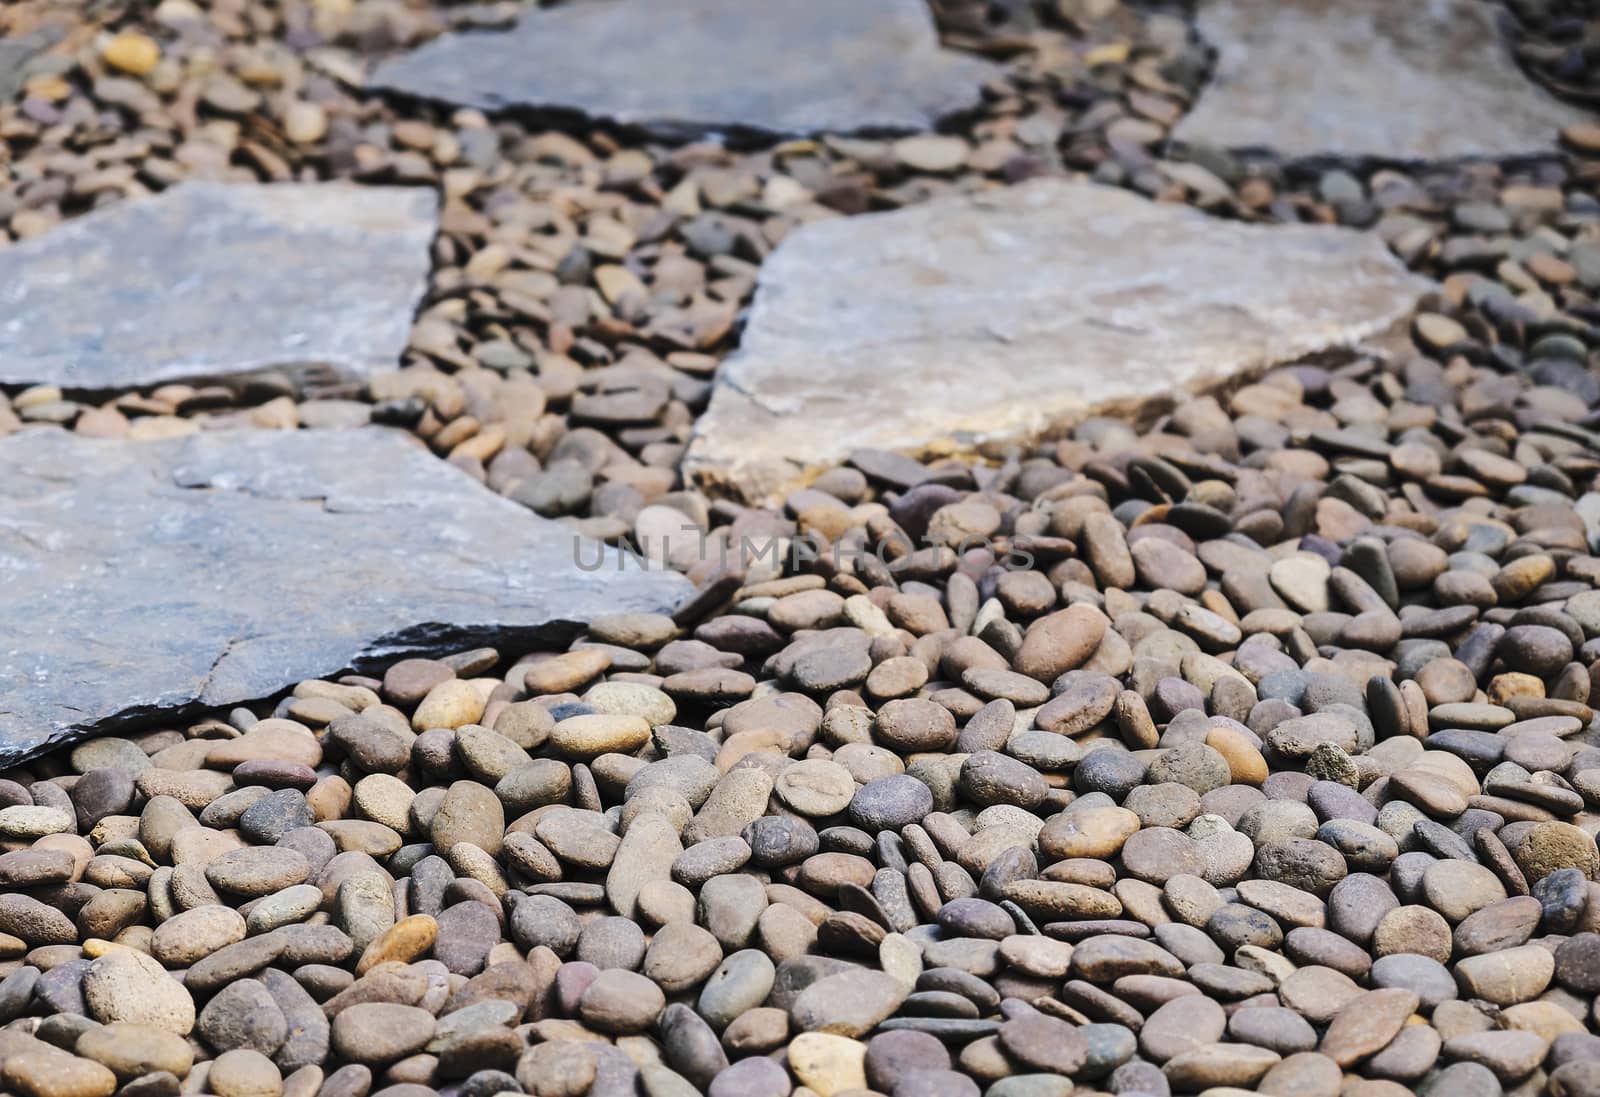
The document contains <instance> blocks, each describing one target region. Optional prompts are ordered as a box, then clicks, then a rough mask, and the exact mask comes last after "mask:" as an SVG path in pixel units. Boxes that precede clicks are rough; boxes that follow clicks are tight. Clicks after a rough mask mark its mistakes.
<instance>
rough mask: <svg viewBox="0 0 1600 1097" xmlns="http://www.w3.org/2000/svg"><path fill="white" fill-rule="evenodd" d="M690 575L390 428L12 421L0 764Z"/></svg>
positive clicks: (535, 622) (3, 513) (4, 457)
mask: <svg viewBox="0 0 1600 1097" xmlns="http://www.w3.org/2000/svg"><path fill="white" fill-rule="evenodd" d="M602 552H604V553H605V563H604V564H603V565H601V554H602ZM579 560H581V561H582V566H580V564H579V563H577V562H576V561H579ZM584 567H595V568H596V570H592V571H588V570H584ZM689 590H690V587H689V584H688V581H687V580H685V579H684V578H683V577H682V576H679V575H677V574H672V573H666V572H660V571H655V572H648V573H646V572H645V571H643V570H641V568H640V566H639V565H638V563H637V562H636V561H634V560H629V561H628V563H627V567H626V569H625V570H622V571H620V572H619V571H618V570H617V567H616V556H615V553H614V552H612V551H610V550H603V548H602V546H600V545H599V544H598V543H596V542H593V541H588V540H586V539H583V540H580V539H579V538H577V536H576V535H575V534H574V533H573V532H572V531H571V530H570V529H568V528H567V527H566V526H563V525H561V524H559V523H556V522H552V521H548V520H546V519H542V518H539V517H537V516H535V515H534V514H532V513H531V512H529V511H528V510H526V509H524V508H522V507H519V506H517V505H516V504H515V503H512V502H509V501H507V500H505V499H502V498H500V497H499V496H496V495H494V494H493V493H491V492H490V491H488V490H487V489H485V488H483V487H481V486H480V485H478V484H476V483H474V482H473V481H472V480H471V479H470V478H468V477H467V476H465V475H463V474H462V473H460V472H458V471H457V470H455V469H453V468H450V467H449V466H448V465H446V464H445V463H444V462H442V461H440V460H438V459H437V458H436V457H434V456H433V455H431V454H430V453H428V452H427V451H426V450H425V449H423V448H422V447H420V446H418V445H416V444H415V443H414V442H412V441H411V440H409V439H408V438H407V437H406V436H405V435H403V434H400V433H399V432H392V431H388V430H383V429H378V428H373V429H369V430H360V431H305V432H287V433H279V432H268V431H262V432H237V433H235V432H228V433H216V434H203V435H195V436H192V437H189V438H184V439H174V440H170V441H163V442H146V443H133V442H112V441H100V440H93V439H83V438H78V437H75V436H73V435H70V434H67V433H65V432H61V431H53V430H45V431H25V432H22V433H20V434H15V435H12V436H11V437H9V438H5V439H3V440H0V766H5V765H10V764H13V763H15V762H17V761H19V760H21V759H23V758H26V757H29V756H30V755H33V754H37V753H39V752H40V751H42V750H44V749H45V748H47V747H49V746H51V745H54V744H56V743H61V742H66V741H70V740H72V739H76V738H81V737H83V736H85V735H89V734H91V733H95V732H98V731H109V730H112V729H115V728H118V727H123V726H129V725H138V724H143V723H148V722H150V721H155V720H160V719H163V718H168V717H177V716H179V715H180V714H182V713H185V712H187V711H192V710H194V709H195V708H197V707H199V706H206V707H212V706H226V705H232V704H236V703H238V702H242V701H247V700H253V699H260V698H266V697H270V696H271V695H273V694H274V693H276V692H278V691H280V690H282V689H285V688H287V687H290V686H292V685H294V684H295V683H297V682H299V681H301V680H302V679H305V678H316V677H319V676H323V675H327V674H330V673H337V672H338V671H339V670H341V669H343V668H345V667H360V666H363V665H367V666H372V665H381V664H384V663H387V662H392V661H393V660H395V659H397V658H403V657H405V656H407V655H412V654H417V655H425V654H445V653H448V652H452V651H460V650H463V649H466V648H471V647H474V646H477V645H480V644H494V645H496V646H501V647H503V648H505V649H508V650H516V649H518V648H522V647H531V646H533V644H534V642H536V641H537V642H538V643H540V644H557V645H559V644H562V643H564V642H566V641H567V640H568V639H570V638H571V636H572V635H574V634H575V633H576V632H577V630H578V629H579V627H580V625H581V624H582V623H584V622H587V621H588V620H589V619H590V618H591V617H593V616H595V615H597V614H600V613H622V612H629V611H635V610H637V611H646V612H654V611H661V610H667V609H670V608H671V607H672V606H674V605H675V604H676V603H677V602H678V601H679V600H680V599H682V598H683V597H685V596H686V595H687V594H688V592H689Z"/></svg>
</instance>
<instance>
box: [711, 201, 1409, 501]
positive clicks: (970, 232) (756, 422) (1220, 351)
mask: <svg viewBox="0 0 1600 1097" xmlns="http://www.w3.org/2000/svg"><path fill="white" fill-rule="evenodd" d="M1198 271H1205V272H1206V273H1205V277H1203V278H1202V277H1199V276H1197V273H1196V272H1198ZM1427 286H1428V283H1426V282H1424V281H1423V280H1421V279H1419V278H1416V277H1414V276H1412V275H1410V274H1407V273H1406V272H1405V270H1404V269H1403V268H1401V266H1400V265H1399V264H1398V263H1397V262H1396V261H1395V260H1394V259H1393V258H1391V257H1390V255H1389V254H1388V252H1387V251H1386V250H1385V249H1384V247H1383V245H1382V244H1381V243H1380V242H1379V241H1377V240H1376V239H1374V238H1371V237H1365V236H1360V235H1357V234H1355V233H1352V232H1347V231H1344V230H1342V229H1336V228H1327V227H1302V226H1290V227H1275V228H1262V227H1255V226H1249V225H1240V224H1234V223H1229V222H1225V221H1221V220H1216V219H1213V218H1209V217H1206V216H1204V215H1203V214H1199V213H1196V212H1194V211H1192V210H1186V209H1181V208H1176V207H1173V206H1167V205H1158V204H1155V203H1152V202H1149V201H1147V200H1145V199H1143V198H1140V197H1138V196H1136V195H1133V194H1130V193H1128V192H1126V191H1121V190H1114V189H1111V188H1108V187H1102V186H1097V185H1093V184H1086V183H1069V182H1061V181H1056V180H1038V181H1035V182H1031V183H1027V184H1024V185H1022V186H1019V187H1014V188H1011V189H1009V190H1005V191H1000V192H995V193H988V194H984V195H982V196H979V197H976V198H957V199H950V200H944V201H938V202H931V203H928V204H926V205H922V206H918V207H916V208H913V209H906V210H900V211H896V212H893V213H887V214H881V215H869V216H865V217H854V218H851V219H849V220H848V221H840V222H833V223H824V224H816V225H809V226H806V227H804V228H802V229H799V230H798V231H796V232H795V233H793V234H792V235H790V236H789V237H788V238H787V239H786V240H785V241H784V243H783V244H782V246H780V247H779V248H778V250H777V251H776V252H774V253H773V255H772V256H771V257H770V258H769V259H768V260H767V262H766V263H765V264H764V265H763V266H762V269H761V285H760V288H759V289H758V290H757V293H756V300H755V305H754V307H753V309H752V312H751V317H750V321H749V324H748V325H747V327H746V329H745V332H744V337H743V343H742V345H741V347H740V350H739V352H738V353H737V354H736V355H735V356H734V357H733V358H732V359H730V360H729V361H728V362H727V363H726V364H725V365H724V366H723V369H722V371H721V374H720V376H721V378H722V383H721V384H720V385H719V386H718V388H717V389H716V390H715V392H714V393H713V395H712V400H711V406H710V408H709V409H708V410H707V412H706V413H705V415H704V416H703V417H702V418H701V419H700V421H699V422H698V424H697V426H696V439H695V441H694V442H693V444H692V446H691V449H690V452H689V454H688V458H687V464H686V468H687V470H688V471H689V472H690V473H691V474H693V475H696V476H698V477H699V478H700V479H701V480H702V481H704V482H707V483H708V484H710V485H712V486H714V487H722V488H732V489H734V490H736V491H737V492H738V493H740V494H742V495H744V496H746V497H749V498H773V497H776V496H777V495H778V493H780V492H781V491H783V490H784V489H786V488H788V487H791V486H793V485H794V484H795V483H797V482H800V481H803V480H804V479H806V478H807V476H808V475H810V474H814V473H815V472H816V471H817V470H819V469H821V468H823V467H825V466H827V465H830V464H833V463H836V462H838V461H840V460H842V459H843V458H844V457H846V456H847V455H848V454H849V453H851V452H852V451H854V450H856V449H858V448H875V449H887V450H907V451H914V452H923V453H927V452H936V451H940V450H963V449H968V448H971V447H972V446H974V445H975V444H977V443H980V442H985V441H991V440H1003V439H1009V438H1027V437H1029V436H1031V435H1035V434H1038V433H1039V432H1040V431H1042V430H1043V429H1045V428H1046V427H1050V426H1055V425H1059V424H1062V423H1065V422H1070V421H1072V420H1074V419H1079V418H1083V417H1085V416H1088V415H1090V414H1094V413H1097V412H1101V411H1105V412H1123V413H1135V414H1137V413H1139V412H1140V411H1142V410H1144V409H1146V408H1147V407H1148V406H1149V405H1151V404H1152V403H1154V402H1156V401H1159V400H1161V399H1162V398H1164V397H1166V398H1170V397H1171V396H1172V395H1173V394H1174V393H1176V392H1179V391H1181V390H1186V389H1187V390H1201V389H1205V388H1208V387H1211V386H1214V385H1216V384H1218V383H1220V382H1223V381H1226V380H1228V379H1229V378H1231V377H1234V376H1237V375H1239V374H1247V373H1252V372H1256V371H1258V370H1261V369H1264V368H1265V367H1267V366H1269V365H1272V364H1274V363H1279V362H1285V361H1290V360H1293V359H1296V358H1299V357H1302V356H1304V355H1307V354H1311V353H1314V352H1317V351H1322V350H1326V349H1329V348H1333V347H1339V346H1344V345H1350V344H1355V343H1358V342H1360V341H1361V340H1363V339H1366V338H1368V337H1372V336H1377V335H1380V334H1383V333H1385V332H1387V331H1388V329H1390V328H1391V326H1392V325H1393V324H1394V323H1395V322H1396V321H1398V320H1399V319H1401V318H1402V317H1404V316H1406V315H1407V314H1408V312H1409V311H1410V309H1411V307H1412V305H1413V303H1414V302H1415V301H1416V300H1417V298H1418V297H1419V296H1420V294H1422V293H1423V292H1425V290H1426V288H1427Z"/></svg>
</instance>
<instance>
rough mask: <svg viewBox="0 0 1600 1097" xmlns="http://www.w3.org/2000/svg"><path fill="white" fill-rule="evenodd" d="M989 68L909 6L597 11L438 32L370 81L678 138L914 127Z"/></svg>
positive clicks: (700, 1) (957, 100)
mask: <svg viewBox="0 0 1600 1097" xmlns="http://www.w3.org/2000/svg"><path fill="white" fill-rule="evenodd" d="M996 71H997V70H996V69H995V68H994V67H993V66H991V65H989V64H987V63H985V62H983V61H979V60H978V59H976V58H972V57H967V56H964V55H961V54H957V53H954V52H951V51H946V50H942V49H941V48H940V47H939V42H938V38H937V36H936V34H935V31H934V26H933V21H932V19H931V17H930V15H929V13H928V10H927V7H926V5H925V4H923V3H922V0H877V2H875V3H871V4H861V3H858V2H857V0H816V2H813V3H809V4H790V3H786V2H784V0H759V2H756V0H691V2H686V3H676V4H657V3H653V2H652V0H602V2H600V3H588V4H577V5H572V6H570V7H562V8H559V9H556V10H553V11H546V12H537V13H532V14H529V15H527V16H525V17H524V18H523V19H522V20H521V22H520V23H518V25H517V26H516V27H515V28H514V29H512V30H510V31H507V32H504V33H499V34H492V35H491V34H456V35H448V36H446V37H444V38H442V39H439V40H437V41H435V42H433V43H430V44H429V45H427V46H424V47H422V48H421V49H419V50H416V51H414V52H413V53H410V54H407V55H404V56H402V57H399V58H396V59H394V60H391V61H388V62H386V63H384V64H381V65H379V66H378V67H377V69H376V70H375V71H374V73H373V75H372V79H371V82H370V83H371V86H375V87H377V88H381V89H388V90H392V91H397V92H401V93H403V94H406V95H412V96H419V97H423V98H429V99H442V100H446V101H448V102H453V103H460V104H464V105H468V106H474V107H478V108H480V109H485V110H496V109H501V108H505V107H518V108H524V109H532V110H555V111H563V112H570V111H578V112H581V113H583V114H586V115H588V116H590V117H592V118H600V119H607V120H610V121H613V122H620V123H623V124H627V125H637V126H641V127H643V128H645V129H647V130H649V131H651V132H652V133H655V134H659V135H664V136H671V137H684V136H693V135H699V134H704V133H707V132H716V131H755V132H760V133H781V134H803V133H817V132H824V131H826V132H849V131H904V130H920V129H926V128H928V127H929V126H930V125H932V124H933V123H934V122H935V121H937V120H938V119H940V118H942V117H944V116H946V115H949V114H952V113H955V112H957V111H961V110H965V109H967V108H969V107H971V106H972V105H973V104H975V103H976V102H977V100H978V95H979V89H980V88H981V86H982V85H983V83H984V82H985V81H986V80H989V79H991V78H992V77H993V75H994V74H995V73H996Z"/></svg>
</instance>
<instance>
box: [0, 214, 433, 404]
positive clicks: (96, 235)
mask: <svg viewBox="0 0 1600 1097" xmlns="http://www.w3.org/2000/svg"><path fill="white" fill-rule="evenodd" d="M437 231H438V199H437V198H436V197H435V195H434V193H433V191H431V190H426V189H423V188H419V187H361V186H354V185H346V184H338V183H307V184H300V183H275V184H268V185H253V184H226V183H208V182H189V183H182V184H179V185H178V186H175V187H172V188H171V189H169V190H166V191H163V192H162V193H160V194H158V195H154V196H152V197H149V198H139V199H134V200H131V201H127V202H120V203H118V204H116V205H114V206H111V207H110V208H108V209H105V210H101V211H98V212H95V213H91V214H89V215H87V216H84V217H80V218H77V219H75V220H73V221H69V222H68V223H66V224H64V225H62V226H60V227H59V228H56V229H53V230H52V231H50V232H48V233H45V234H44V235H43V236H39V237H35V238H33V239H31V240H25V241H23V242H21V243H18V244H14V245H12V246H11V247H9V248H5V249H3V250H0V347H3V348H4V351H3V353H0V383H3V384H41V383H43V384H55V385H60V386H61V387H62V388H65V389H72V390H84V391H91V392H99V391H108V390H114V389H126V388H134V387H142V386H147V385H157V384H161V383H164V382H167V381H188V380H199V379H212V378H222V377H229V376H236V375H248V374H252V373H259V372H262V371H265V370H282V371H285V372H288V373H290V374H291V375H300V376H317V377H321V378H329V377H333V378H344V379H356V378H361V377H364V376H367V375H368V374H370V373H373V372H376V371H381V370H388V369H394V368H397V367H398V365H399V358H400V352H401V351H402V350H404V349H405V346H406V343H407V341H408V340H409V338H410V335H411V324H412V320H413V317H414V316H415V313H416V308H417V303H418V302H419V301H420V300H421V299H422V295H423V293H424V292H425V291H426V290H427V285H428V271H429V267H430V255H429V251H430V248H431V245H432V243H433V237H434V234H435V233H436V232H437Z"/></svg>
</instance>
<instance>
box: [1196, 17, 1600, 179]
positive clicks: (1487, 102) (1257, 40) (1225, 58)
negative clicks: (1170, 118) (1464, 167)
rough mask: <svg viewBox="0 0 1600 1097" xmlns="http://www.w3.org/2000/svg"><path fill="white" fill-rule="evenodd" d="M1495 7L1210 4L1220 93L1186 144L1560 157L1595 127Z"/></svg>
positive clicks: (1311, 151)
mask: <svg viewBox="0 0 1600 1097" xmlns="http://www.w3.org/2000/svg"><path fill="white" fill-rule="evenodd" d="M1498 8H1499V5H1498V4H1491V3H1487V2H1485V0H1203V3H1202V5H1201V7H1200V10H1199V13H1198V16H1197V19H1196V25H1197V27H1198V29H1199V31H1200V35H1201V37H1202V38H1204V39H1205V40H1206V42H1208V43H1209V44H1210V45H1211V46H1213V47H1214V48H1215V49H1216V50H1217V65H1216V69H1215V71H1214V72H1213V73H1212V77H1211V82H1210V83H1209V84H1208V85H1207V87H1206V89H1205V91H1204V92H1203V93H1202V94H1201V96H1200V99H1199V101H1198V102H1197V103H1196V104H1195V106H1194V109H1193V110H1192V111H1190V112H1189V114H1188V115H1186V116H1185V117H1184V118H1183V119H1182V121H1180V122H1179V123H1178V126H1177V128H1176V130H1175V131H1174V136H1175V137H1176V138H1177V139H1178V140H1180V141H1186V142H1198V143H1203V144H1207V145H1214V146H1220V147H1223V148H1230V149H1241V148H1260V149H1270V150H1272V151H1273V152H1275V153H1277V154H1279V155H1281V156H1287V157H1307V156H1316V155H1320V154H1328V155H1334V156H1352V157H1360V156H1374V157H1381V158H1385V159H1393V160H1441V159H1453V158H1456V157H1464V156H1494V157H1503V156H1519V155H1526V154H1532V153H1541V152H1543V153H1553V152H1554V151H1555V148H1556V138H1557V134H1558V132H1559V131H1560V130H1561V129H1562V127H1564V126H1568V125H1572V124H1574V123H1576V122H1580V121H1587V120H1588V116H1587V115H1586V114H1585V113H1584V112H1583V111H1581V110H1579V109H1577V108H1576V107H1573V106H1569V105H1567V104H1566V103H1563V102H1561V101H1560V100H1559V99H1557V98H1555V97H1554V96H1552V95H1550V94H1549V93H1548V92H1546V91H1544V90H1543V89H1542V88H1540V87H1539V86H1538V85H1536V84H1535V83H1533V82H1532V81H1531V80H1529V79H1528V78H1527V77H1526V76H1525V75H1524V74H1523V73H1522V71H1521V70H1520V69H1519V68H1518V67H1517V64H1516V61H1515V60H1514V59H1513V57H1512V53H1511V43H1510V39H1509V38H1508V36H1507V35H1506V34H1505V33H1504V32H1503V31H1502V29H1501V28H1500V27H1499V26H1497V23H1496V17H1497V15H1498V14H1503V13H1500V12H1498V11H1497V9H1498Z"/></svg>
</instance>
